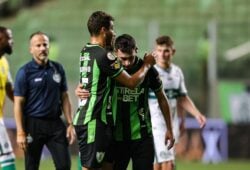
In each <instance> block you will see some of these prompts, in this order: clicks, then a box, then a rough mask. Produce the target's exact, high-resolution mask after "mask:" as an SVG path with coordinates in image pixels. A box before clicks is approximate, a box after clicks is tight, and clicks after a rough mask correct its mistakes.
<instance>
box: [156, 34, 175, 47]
mask: <svg viewBox="0 0 250 170" xmlns="http://www.w3.org/2000/svg"><path fill="white" fill-rule="evenodd" d="M156 44H157V45H167V46H172V47H173V46H174V41H173V40H172V38H171V37H170V36H167V35H163V36H160V37H158V38H157V39H156Z"/></svg>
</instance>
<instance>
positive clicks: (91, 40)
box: [90, 36, 105, 47]
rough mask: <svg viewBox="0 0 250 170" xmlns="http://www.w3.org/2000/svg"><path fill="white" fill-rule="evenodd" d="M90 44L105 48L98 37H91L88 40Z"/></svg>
mask: <svg viewBox="0 0 250 170" xmlns="http://www.w3.org/2000/svg"><path fill="white" fill-rule="evenodd" d="M90 43H91V44H97V45H100V46H101V47H105V43H104V40H103V39H102V38H101V37H99V36H92V37H91V38H90Z"/></svg>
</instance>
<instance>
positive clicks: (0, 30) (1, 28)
mask: <svg viewBox="0 0 250 170" xmlns="http://www.w3.org/2000/svg"><path fill="white" fill-rule="evenodd" d="M7 30H8V28H6V27H3V26H0V32H1V33H6V31H7Z"/></svg>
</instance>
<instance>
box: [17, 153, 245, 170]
mask: <svg viewBox="0 0 250 170" xmlns="http://www.w3.org/2000/svg"><path fill="white" fill-rule="evenodd" d="M16 163H17V170H24V160H23V159H20V158H19V159H17V161H16ZM249 168H250V161H249V160H230V161H227V162H223V163H218V164H204V163H202V162H199V161H195V162H193V161H183V160H182V161H180V160H178V161H177V170H249ZM40 169H41V170H44V169H45V170H54V165H53V162H52V159H45V160H42V161H41V165H40ZM71 169H72V170H77V159H76V157H75V156H74V157H73V158H72V168H71ZM128 170H132V168H131V164H130V165H129V168H128Z"/></svg>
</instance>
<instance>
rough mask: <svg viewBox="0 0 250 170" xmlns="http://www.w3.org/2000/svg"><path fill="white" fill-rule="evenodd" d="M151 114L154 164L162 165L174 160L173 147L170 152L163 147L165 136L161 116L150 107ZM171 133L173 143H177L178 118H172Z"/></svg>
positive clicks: (165, 129) (164, 125) (163, 121)
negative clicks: (172, 134)
mask: <svg viewBox="0 0 250 170" xmlns="http://www.w3.org/2000/svg"><path fill="white" fill-rule="evenodd" d="M150 109H151V110H150V113H151V123H152V133H153V138H154V149H155V163H162V162H166V161H170V160H175V151H174V147H173V148H171V149H170V150H168V149H167V147H168V145H165V135H166V131H167V128H166V124H165V120H164V118H163V115H162V113H161V111H160V109H159V108H156V107H155V108H154V107H152V105H151V107H150ZM173 119H174V120H172V125H173V133H174V138H175V142H176V143H177V142H178V138H179V125H178V124H179V122H178V117H177V121H176V118H173Z"/></svg>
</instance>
